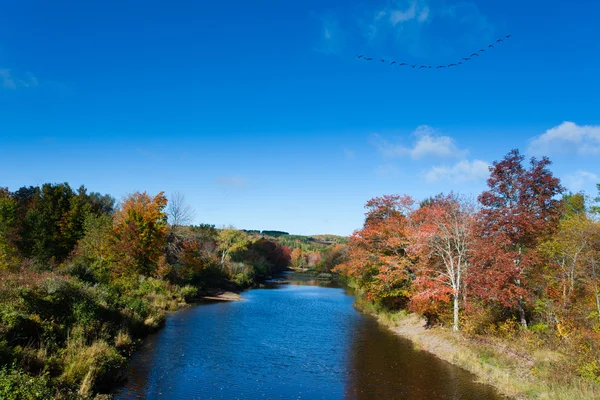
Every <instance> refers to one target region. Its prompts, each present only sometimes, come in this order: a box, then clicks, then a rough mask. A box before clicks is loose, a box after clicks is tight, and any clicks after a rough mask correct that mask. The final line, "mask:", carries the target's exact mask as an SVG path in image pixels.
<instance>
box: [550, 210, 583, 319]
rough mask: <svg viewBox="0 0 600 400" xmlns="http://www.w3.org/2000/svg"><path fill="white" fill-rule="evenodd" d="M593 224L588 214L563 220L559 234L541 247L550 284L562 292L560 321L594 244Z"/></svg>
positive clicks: (576, 215)
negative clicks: (548, 265) (592, 239)
mask: <svg viewBox="0 0 600 400" xmlns="http://www.w3.org/2000/svg"><path fill="white" fill-rule="evenodd" d="M590 224H591V221H590V220H589V219H588V218H587V216H586V215H585V214H581V213H580V214H574V215H571V216H570V217H569V218H565V219H563V220H561V221H560V224H559V227H558V230H557V232H556V233H555V234H554V235H552V237H551V238H550V239H549V240H547V241H545V242H543V243H541V244H540V246H539V249H540V251H541V253H542V255H544V256H545V257H546V258H547V260H548V261H549V264H550V274H549V277H550V278H551V282H549V283H550V285H551V286H555V285H556V286H558V289H559V290H558V293H559V295H558V297H559V302H558V303H559V307H558V309H559V313H558V314H559V317H560V316H561V315H563V314H564V313H566V311H567V309H568V308H569V305H570V303H571V302H572V300H573V297H574V294H575V287H576V284H577V282H578V281H579V280H580V279H581V278H582V276H583V270H584V261H585V255H586V253H587V252H588V250H589V246H590V244H591V243H590V240H591V238H590V232H591V229H590V228H591V227H590ZM555 318H556V316H555ZM556 322H557V323H558V320H557V321H556Z"/></svg>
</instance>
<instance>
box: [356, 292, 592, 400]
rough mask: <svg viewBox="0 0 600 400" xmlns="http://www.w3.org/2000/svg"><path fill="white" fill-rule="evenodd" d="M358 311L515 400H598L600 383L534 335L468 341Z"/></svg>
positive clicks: (415, 320) (398, 316)
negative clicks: (578, 370) (584, 374)
mask: <svg viewBox="0 0 600 400" xmlns="http://www.w3.org/2000/svg"><path fill="white" fill-rule="evenodd" d="M355 305H356V307H357V308H358V309H359V310H361V311H362V312H365V313H368V314H371V315H373V316H375V317H376V318H377V319H378V321H379V322H380V323H382V324H383V325H385V326H387V327H389V328H390V329H391V330H392V331H393V332H394V333H395V334H397V335H400V336H402V337H404V338H406V339H409V340H410V341H411V342H412V343H413V344H414V347H415V349H417V350H423V351H427V352H430V353H432V354H434V355H436V356H437V357H439V358H441V359H442V360H445V361H448V362H450V363H452V364H454V365H457V366H459V367H461V368H464V369H466V370H467V371H469V372H471V373H473V374H475V375H476V376H477V378H478V381H479V382H482V383H486V384H489V385H492V386H494V387H496V388H497V389H498V391H499V392H500V393H502V394H504V395H506V396H508V397H510V398H514V399H556V400H559V399H560V400H586V399H590V400H592V399H598V398H600V383H595V382H591V381H589V380H586V379H584V378H582V377H581V376H579V375H578V373H577V372H576V371H574V370H573V365H572V364H573V363H572V362H571V359H570V357H569V356H567V355H565V354H564V353H562V352H559V351H556V350H552V349H550V348H547V347H545V346H543V345H542V343H541V340H540V339H539V338H538V337H537V335H536V333H535V332H531V331H521V330H518V329H513V328H512V327H507V328H505V329H504V332H498V334H497V335H486V336H482V335H467V334H464V333H454V332H452V330H451V329H448V328H445V327H442V326H437V327H432V328H429V329H427V328H426V327H425V326H426V321H425V319H424V318H422V317H420V316H418V315H417V314H412V313H408V312H406V311H404V310H400V311H390V310H387V309H385V308H383V307H379V306H377V305H375V304H374V303H372V302H367V301H364V300H362V299H361V298H359V297H357V300H356V303H355Z"/></svg>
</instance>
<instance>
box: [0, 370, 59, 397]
mask: <svg viewBox="0 0 600 400" xmlns="http://www.w3.org/2000/svg"><path fill="white" fill-rule="evenodd" d="M52 398H54V390H53V389H52V387H51V385H50V379H49V377H48V376H47V375H42V376H39V377H33V376H30V375H28V374H26V373H24V372H23V371H19V370H15V369H13V370H8V369H7V368H6V367H4V368H2V369H0V399H4V400H21V399H28V400H37V399H52Z"/></svg>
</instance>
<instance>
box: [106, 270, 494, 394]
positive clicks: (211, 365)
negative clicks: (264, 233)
mask: <svg viewBox="0 0 600 400" xmlns="http://www.w3.org/2000/svg"><path fill="white" fill-rule="evenodd" d="M293 277H294V275H292V283H291V284H287V285H273V287H270V288H264V289H254V290H250V291H247V292H245V293H243V294H242V297H243V299H244V300H243V301H239V302H218V303H210V304H203V305H199V306H195V307H192V308H189V309H186V310H184V311H181V312H177V313H175V314H172V315H170V316H169V317H168V318H167V322H166V325H165V327H164V329H162V330H161V331H160V332H158V333H157V334H155V335H153V336H151V337H149V338H148V339H147V340H146V341H145V342H144V344H143V345H142V347H141V348H140V349H139V350H138V352H136V354H135V355H134V357H133V358H132V360H131V364H130V370H129V380H128V382H127V383H126V385H125V386H124V387H123V388H122V389H121V390H120V391H119V393H118V394H117V396H116V398H117V399H357V400H359V399H361V400H362V399H376V400H386V399H406V400H412V399H414V400H424V399H482V400H483V399H485V400H495V399H501V398H503V397H502V396H500V395H498V394H497V393H496V391H495V390H494V389H493V388H492V387H490V386H486V385H482V384H478V383H475V382H474V379H475V377H474V375H472V374H470V373H468V372H466V371H464V370H462V369H460V368H458V367H455V366H453V365H451V364H449V363H447V362H445V361H442V360H439V359H437V358H436V357H434V356H433V355H431V354H428V353H426V352H423V351H417V350H415V349H414V348H413V346H412V344H411V343H410V342H409V341H407V340H406V339H403V338H400V337H398V336H395V335H393V334H392V333H391V332H390V331H389V330H388V329H386V328H385V327H382V326H380V325H379V324H378V323H377V322H376V321H375V319H374V318H372V317H369V316H365V315H363V314H361V313H360V312H358V311H357V310H356V309H355V308H354V307H353V306H352V303H353V301H354V298H353V297H352V296H351V295H349V294H348V293H347V292H346V291H345V290H344V289H342V288H339V287H327V286H331V285H320V286H319V285H317V283H316V282H311V281H294V279H293Z"/></svg>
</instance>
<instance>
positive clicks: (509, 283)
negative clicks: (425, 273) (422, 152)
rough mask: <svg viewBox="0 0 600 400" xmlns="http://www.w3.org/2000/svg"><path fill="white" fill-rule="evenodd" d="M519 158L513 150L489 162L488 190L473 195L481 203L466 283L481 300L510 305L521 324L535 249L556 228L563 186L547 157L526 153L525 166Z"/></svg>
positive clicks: (521, 158) (534, 260)
mask: <svg viewBox="0 0 600 400" xmlns="http://www.w3.org/2000/svg"><path fill="white" fill-rule="evenodd" d="M523 160H524V157H523V156H522V155H521V154H519V151H518V150H512V151H510V152H509V153H508V154H507V155H506V156H505V157H504V159H502V160H501V161H499V162H494V164H493V165H492V166H491V167H490V172H491V175H490V178H489V179H488V181H487V183H488V186H489V188H490V189H489V190H488V191H485V192H483V193H482V194H481V195H480V196H479V198H478V199H479V202H480V203H481V205H482V206H483V208H482V210H481V213H480V218H479V222H480V226H479V232H478V235H477V236H478V239H479V240H478V241H477V245H476V252H475V253H476V254H475V257H474V268H476V271H477V273H473V274H471V278H472V280H471V282H472V287H473V290H474V291H475V292H476V293H477V294H478V295H480V296H481V297H482V298H483V299H486V300H491V301H495V302H498V303H500V304H502V305H503V306H505V307H515V308H516V309H517V310H518V312H519V318H520V322H521V324H522V325H523V327H525V328H526V327H527V319H526V313H525V306H526V303H527V301H528V300H529V299H530V296H531V288H530V287H529V285H528V277H530V276H531V275H532V273H533V272H534V271H532V269H533V267H534V266H535V265H536V261H537V252H536V250H535V249H536V247H537V244H538V243H539V241H540V240H541V239H542V238H544V237H546V236H547V235H549V234H551V233H552V232H553V231H554V230H555V229H556V226H557V224H558V221H559V219H560V215H561V201H560V200H557V199H556V196H557V195H559V194H560V193H562V192H564V190H565V189H564V188H563V187H562V186H561V184H560V181H559V180H558V179H557V178H555V177H554V176H553V175H552V173H551V172H550V170H549V169H548V166H549V165H550V164H551V162H550V160H549V159H548V158H546V157H543V158H542V159H541V160H537V159H535V158H531V160H530V165H529V168H528V169H526V168H525V167H524V166H523Z"/></svg>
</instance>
